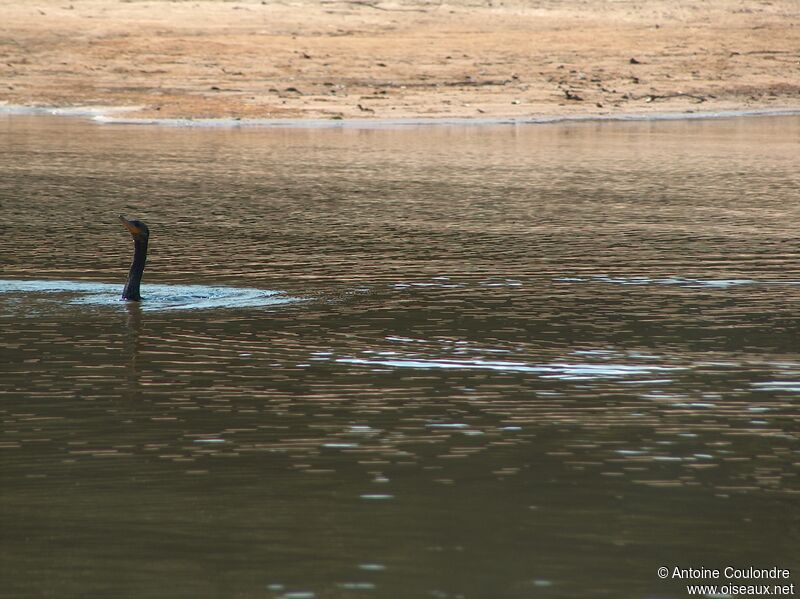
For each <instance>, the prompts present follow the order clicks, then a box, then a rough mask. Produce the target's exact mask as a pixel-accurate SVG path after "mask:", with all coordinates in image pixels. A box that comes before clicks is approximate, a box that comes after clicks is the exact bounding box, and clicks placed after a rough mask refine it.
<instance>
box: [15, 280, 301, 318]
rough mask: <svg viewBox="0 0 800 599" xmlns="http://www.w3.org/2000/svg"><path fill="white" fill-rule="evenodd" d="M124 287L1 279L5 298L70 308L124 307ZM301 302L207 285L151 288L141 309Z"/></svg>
mask: <svg viewBox="0 0 800 599" xmlns="http://www.w3.org/2000/svg"><path fill="white" fill-rule="evenodd" d="M121 289H122V287H121V286H120V285H114V284H111V283H93V282H89V281H47V280H45V281H42V280H37V281H24V280H23V281H17V280H3V279H0V293H3V294H58V296H57V297H55V298H48V299H51V301H58V300H61V299H63V300H65V302H66V303H67V304H70V305H92V306H115V307H124V306H125V305H126V302H123V301H121V300H120V293H121ZM298 301H301V300H300V299H299V298H296V297H291V296H289V295H286V294H285V293H284V292H282V291H272V290H266V289H255V288H252V287H224V286H207V285H165V284H151V285H147V287H146V289H145V292H144V299H143V300H142V302H141V304H140V305H141V309H142V310H143V311H146V312H160V311H166V310H211V309H223V308H263V307H272V306H278V305H281V304H289V303H294V302H298Z"/></svg>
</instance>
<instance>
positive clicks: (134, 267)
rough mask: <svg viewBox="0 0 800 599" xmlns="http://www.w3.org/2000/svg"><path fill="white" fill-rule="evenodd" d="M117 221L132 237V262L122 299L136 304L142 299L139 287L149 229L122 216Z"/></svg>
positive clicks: (145, 256)
mask: <svg viewBox="0 0 800 599" xmlns="http://www.w3.org/2000/svg"><path fill="white" fill-rule="evenodd" d="M119 220H120V222H122V224H123V226H124V227H125V228H126V229H128V232H129V233H130V234H131V237H133V262H131V269H130V271H129V272H128V281H127V282H126V283H125V289H123V290H122V299H124V300H130V301H132V302H138V301H141V299H142V296H141V294H140V293H139V285H140V284H141V282H142V273H144V263H145V261H146V260H147V241H148V239H150V229H148V228H147V225H146V224H144V223H143V222H142V221H140V220H128V219H126V218H125V217H124V216H122V215H120V217H119Z"/></svg>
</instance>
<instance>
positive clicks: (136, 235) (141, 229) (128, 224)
mask: <svg viewBox="0 0 800 599" xmlns="http://www.w3.org/2000/svg"><path fill="white" fill-rule="evenodd" d="M119 220H120V222H121V223H122V226H124V227H125V228H126V229H128V232H129V233H130V234H131V237H133V240H134V241H147V239H148V238H149V237H150V229H148V228H147V225H146V224H144V223H143V222H142V221H140V220H128V219H127V218H125V217H124V216H122V215H121V214H120V215H119Z"/></svg>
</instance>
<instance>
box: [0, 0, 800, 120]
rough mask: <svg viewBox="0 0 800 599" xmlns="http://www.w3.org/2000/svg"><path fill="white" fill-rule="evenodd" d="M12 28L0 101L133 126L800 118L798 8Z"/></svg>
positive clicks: (26, 16)
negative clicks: (121, 112) (115, 111)
mask: <svg viewBox="0 0 800 599" xmlns="http://www.w3.org/2000/svg"><path fill="white" fill-rule="evenodd" d="M0 23H1V25H0V52H2V56H3V60H2V61H0V102H2V103H5V104H7V105H22V106H29V107H36V106H40V107H44V106H59V107H66V108H69V107H73V108H74V107H85V106H107V107H128V108H131V109H132V110H130V111H126V113H125V116H124V118H125V119H126V120H127V119H130V118H142V119H167V120H169V119H178V120H180V119H237V118H240V119H254V120H256V121H257V120H262V121H274V120H281V119H290V120H296V119H316V120H339V119H345V120H353V119H358V120H361V119H377V120H378V121H381V120H382V121H396V120H402V119H412V120H415V121H417V122H426V121H428V120H431V119H433V120H438V119H479V120H480V119H483V120H486V121H498V120H499V121H505V120H511V121H530V120H536V119H546V118H548V117H556V116H557V117H559V118H565V117H566V118H570V117H581V118H583V117H587V116H592V117H598V116H599V117H604V118H609V117H615V116H624V117H626V118H627V116H629V115H632V116H636V115H647V114H652V115H656V114H679V113H686V112H687V111H690V113H692V114H693V113H705V114H716V113H721V112H725V111H744V112H748V111H763V110H767V111H770V110H778V109H800V3H798V2H797V1H796V0H772V1H770V2H762V1H755V0H726V1H725V2H705V1H701V0H649V1H648V2H632V1H631V2H629V1H626V0H617V1H612V0H584V1H582V2H574V1H567V0H562V1H556V0H542V1H533V0H531V1H529V2H516V1H508V2H502V3H501V2H495V1H494V0H490V1H485V2H481V3H478V2H474V3H473V2H468V1H457V0H452V1H450V2H448V3H444V2H441V3H440V2H425V1H402V2H400V1H397V0H392V1H389V0H387V1H386V2H383V1H372V0H349V1H342V0H336V1H333V0H300V1H296V2H272V1H267V0H264V1H262V0H240V1H233V2H232V1H224V0H213V1H212V0H198V1H187V2H181V1H172V2H169V1H165V0H150V1H135V0H131V1H124V0H40V1H37V2H32V3H27V2H26V3H15V2H11V1H10V0H6V1H2V2H0Z"/></svg>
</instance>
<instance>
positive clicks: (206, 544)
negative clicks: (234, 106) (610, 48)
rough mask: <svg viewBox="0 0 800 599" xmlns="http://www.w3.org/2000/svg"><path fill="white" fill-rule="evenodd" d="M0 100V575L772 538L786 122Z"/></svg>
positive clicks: (760, 551)
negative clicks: (145, 123)
mask: <svg viewBox="0 0 800 599" xmlns="http://www.w3.org/2000/svg"><path fill="white" fill-rule="evenodd" d="M0 126H2V127H3V129H4V138H3V144H4V146H5V147H4V149H5V150H7V151H4V152H2V153H0V168H2V173H3V176H2V177H0V214H2V219H1V220H0V256H2V258H0V269H1V270H0V276H2V280H1V281H0V331H2V332H1V333H0V352H2V361H1V362H0V368H2V378H0V418H2V421H3V436H2V439H0V456H2V461H1V462H0V466H1V467H2V488H3V491H2V496H1V499H0V502H1V503H0V526H1V527H2V533H3V534H2V536H3V543H2V547H3V549H2V558H0V560H1V561H0V568H2V572H3V577H2V579H3V580H2V585H3V592H4V594H6V595H8V596H11V597H41V596H79V597H109V596H131V597H161V596H163V594H164V589H165V588H169V589H170V591H169V595H170V597H207V596H214V597H217V596H218V597H237V596H241V597H268V598H277V597H283V598H285V599H290V598H294V599H298V598H300V597H308V598H311V597H313V598H322V597H337V598H338V597H392V598H394V597H441V598H445V597H448V598H456V597H465V598H474V597H477V598H496V597H504V598H506V597H508V598H517V597H520V598H522V597H609V598H618V597H639V598H655V597H659V598H679V597H685V596H687V594H686V591H685V589H684V588H683V586H682V585H681V584H679V583H678V582H677V581H671V580H661V579H659V578H658V576H657V574H656V570H657V568H658V567H660V566H670V567H671V566H675V565H678V566H682V567H689V566H693V567H699V566H704V567H715V566H720V565H729V564H733V565H735V566H743V567H747V566H750V565H753V566H757V567H773V566H780V567H789V568H791V567H793V566H794V565H795V564H797V563H800V554H799V553H798V547H800V543H798V541H800V532H798V529H797V521H796V513H797V510H796V506H797V498H798V493H800V486H798V463H800V449H798V443H797V441H798V426H797V422H798V416H800V409H798V406H799V405H800V395H798V394H800V352H798V346H797V339H798V337H799V336H800V320H798V318H797V314H798V309H797V306H800V284H798V282H800V255H799V253H798V249H797V239H798V238H800V225H798V223H800V205H798V204H797V201H796V199H797V197H798V190H800V174H798V173H800V169H798V168H797V166H798V164H797V156H798V155H799V154H798V140H800V137H799V136H798V134H800V119H797V118H794V117H793V118H770V119H750V120H746V119H745V120H730V121H714V122H703V121H695V122H690V123H682V122H668V123H603V124H592V123H583V124H575V125H559V126H536V127H528V128H525V127H518V128H515V127H495V128H492V127H484V128H469V127H463V128H459V127H451V128H447V127H444V128H435V129H426V128H416V129H415V128H412V129H403V130H393V129H391V128H389V129H382V130H368V131H359V130H353V129H350V130H248V129H238V130H225V129H214V130H203V129H161V128H155V127H126V126H114V127H105V126H97V125H90V124H86V123H83V122H80V121H74V120H62V119H51V118H45V117H38V118H31V117H20V116H16V117H6V118H4V119H3V120H2V121H0ZM120 212H125V213H129V214H131V215H135V216H136V217H137V218H141V219H143V220H145V221H146V222H147V223H148V225H149V226H150V229H151V240H150V257H149V260H148V268H147V271H146V275H145V280H144V283H143V287H142V294H143V296H144V297H145V301H143V302H142V303H141V304H138V303H132V302H121V301H119V299H118V298H119V294H120V292H121V289H122V285H123V284H124V278H125V274H126V272H127V267H128V263H129V257H130V256H129V252H130V239H129V237H128V235H127V234H126V233H125V232H124V231H121V230H120V229H119V227H118V224H117V222H116V215H117V214H119V213H120ZM98 281H100V282H98ZM268 290H281V291H280V292H278V291H268ZM301 299H302V300H303V301H299V300H301ZM793 576H794V580H793V582H795V583H797V582H800V581H798V580H797V578H796V577H797V573H793ZM0 594H2V593H0Z"/></svg>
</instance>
